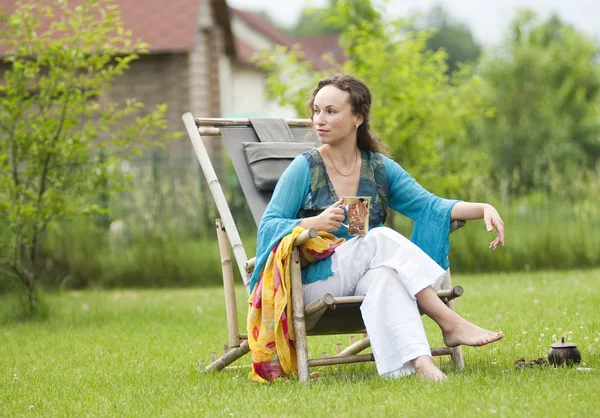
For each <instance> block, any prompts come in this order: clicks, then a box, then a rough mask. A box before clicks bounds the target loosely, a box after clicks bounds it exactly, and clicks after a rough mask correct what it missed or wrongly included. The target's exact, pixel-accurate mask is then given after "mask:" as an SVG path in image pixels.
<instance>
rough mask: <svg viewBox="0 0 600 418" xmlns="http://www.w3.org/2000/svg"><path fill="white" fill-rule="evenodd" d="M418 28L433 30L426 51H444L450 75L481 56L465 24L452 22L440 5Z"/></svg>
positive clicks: (479, 48)
mask: <svg viewBox="0 0 600 418" xmlns="http://www.w3.org/2000/svg"><path fill="white" fill-rule="evenodd" d="M418 27H420V28H423V29H432V30H433V34H432V35H431V37H429V38H428V39H427V49H429V50H431V51H437V50H439V49H444V51H446V53H447V54H448V57H447V59H446V63H447V64H448V71H449V72H450V73H452V72H454V71H456V70H457V69H458V68H459V65H460V64H461V63H472V62H475V61H476V60H477V59H478V58H479V56H480V54H481V47H480V46H479V45H478V44H477V42H475V39H474V38H473V33H472V32H471V30H470V29H469V28H468V27H467V26H466V25H465V24H463V23H460V22H455V21H453V19H452V18H451V17H450V15H449V14H448V12H447V11H446V10H445V9H444V8H443V7H442V6H440V5H437V6H435V7H433V8H432V9H431V10H430V11H429V12H428V13H427V14H426V15H425V16H424V19H423V23H422V24H421V25H418Z"/></svg>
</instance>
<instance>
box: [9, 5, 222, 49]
mask: <svg viewBox="0 0 600 418" xmlns="http://www.w3.org/2000/svg"><path fill="white" fill-rule="evenodd" d="M46 1H48V0H46ZM80 1H81V0H79V1H73V0H71V2H70V4H71V5H74V4H75V3H80ZM51 3H54V2H53V1H51ZM115 3H116V4H117V5H118V6H119V9H120V10H121V14H122V17H123V22H124V26H125V29H129V30H131V31H132V33H133V38H134V39H139V40H141V41H143V42H145V43H147V44H148V46H149V48H148V49H149V51H150V52H154V53H159V52H183V51H189V50H191V49H192V48H193V46H194V43H195V42H196V34H197V30H198V23H197V22H198V16H199V13H206V10H199V2H198V0H168V1H167V0H116V1H115ZM211 3H212V6H213V9H219V10H215V14H216V15H217V19H218V20H219V23H220V24H221V25H222V24H223V23H226V26H227V27H226V28H225V29H226V31H225V32H226V37H227V31H230V27H229V21H228V20H229V19H228V18H229V17H228V16H227V15H226V16H222V14H223V13H225V14H227V7H226V4H225V0H211ZM0 8H4V10H5V12H6V13H7V14H9V15H10V14H11V13H12V12H13V11H14V9H15V0H0ZM224 21H225V22H224ZM229 38H231V35H230V32H229ZM229 44H230V45H227V46H228V52H230V53H233V45H232V40H229ZM1 51H2V50H0V52H1Z"/></svg>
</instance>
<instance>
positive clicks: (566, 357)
mask: <svg viewBox="0 0 600 418" xmlns="http://www.w3.org/2000/svg"><path fill="white" fill-rule="evenodd" d="M548 362H549V363H550V364H553V365H554V366H562V365H566V366H573V365H574V364H579V363H580V362H581V353H580V352H579V350H578V349H577V346H576V345H575V344H571V343H566V342H565V338H564V337H563V338H562V340H561V342H559V343H554V344H552V345H551V346H550V352H549V353H548Z"/></svg>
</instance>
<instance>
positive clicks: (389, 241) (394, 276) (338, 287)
mask: <svg viewBox="0 0 600 418" xmlns="http://www.w3.org/2000/svg"><path fill="white" fill-rule="evenodd" d="M331 266H332V270H333V275H332V276H329V277H328V278H327V279H325V280H320V281H317V282H314V283H309V284H306V285H304V303H305V304H306V305H308V304H309V303H311V302H314V301H315V300H317V299H319V298H320V297H322V296H323V295H324V294H325V293H330V294H332V295H333V296H353V295H356V296H358V295H365V300H364V301H363V303H362V306H361V308H360V310H361V314H362V317H363V321H364V323H365V326H366V328H367V333H368V334H369V337H370V338H371V348H372V350H373V356H374V357H375V364H376V366H377V372H378V373H379V374H380V375H384V376H391V377H398V376H405V375H409V374H412V373H414V372H415V369H414V367H413V366H412V364H411V363H410V361H411V360H414V359H415V358H417V357H420V356H424V355H428V356H431V349H430V347H429V343H428V341H427V336H426V334H425V329H424V327H423V322H422V320H421V315H420V313H419V308H418V306H417V300H416V298H415V295H416V294H417V293H419V292H420V291H421V290H423V289H424V288H426V287H427V286H432V287H433V288H434V289H435V290H437V289H439V287H440V286H441V283H442V281H443V279H444V276H445V271H444V269H442V268H441V267H440V266H439V265H438V264H437V263H436V262H435V261H433V260H432V259H431V258H430V257H429V256H427V254H425V253H424V252H423V251H422V250H421V249H420V248H419V247H417V246H416V245H414V244H413V243H412V242H410V241H409V240H408V239H406V238H405V237H404V236H402V235H401V234H399V233H398V232H396V231H394V230H392V229H390V228H386V227H380V228H374V229H372V230H370V231H369V232H368V233H367V234H366V235H365V236H364V237H357V238H354V239H351V240H349V241H346V242H345V243H344V244H342V245H340V246H339V247H338V248H336V251H335V253H334V254H333V255H332V263H331Z"/></svg>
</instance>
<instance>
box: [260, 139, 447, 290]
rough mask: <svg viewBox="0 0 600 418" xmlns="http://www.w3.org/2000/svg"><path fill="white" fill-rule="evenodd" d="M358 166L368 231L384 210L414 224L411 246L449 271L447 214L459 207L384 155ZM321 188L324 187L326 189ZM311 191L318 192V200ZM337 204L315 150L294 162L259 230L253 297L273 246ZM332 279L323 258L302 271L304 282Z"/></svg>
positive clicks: (342, 232) (366, 157)
mask: <svg viewBox="0 0 600 418" xmlns="http://www.w3.org/2000/svg"><path fill="white" fill-rule="evenodd" d="M362 160H363V161H362V165H361V174H360V176H361V178H360V182H359V187H358V192H357V196H371V197H372V200H371V202H372V205H371V210H372V212H371V216H370V222H369V223H370V225H369V227H370V228H376V227H379V226H381V225H383V222H384V221H385V217H386V215H387V208H388V207H389V208H392V209H394V210H395V211H397V212H400V213H401V214H403V215H405V216H407V217H409V218H410V219H412V220H413V221H414V226H413V231H412V236H411V241H412V242H413V243H415V244H416V245H417V246H419V247H420V248H421V249H422V250H423V251H424V252H425V253H426V254H427V255H429V256H430V257H431V258H432V259H433V260H434V261H435V262H436V263H438V264H439V265H440V267H442V268H443V269H447V268H448V266H449V265H450V261H449V260H448V253H449V251H450V240H449V234H450V220H451V219H450V213H451V212H452V207H453V206H454V204H456V202H458V201H457V200H448V199H442V198H439V197H437V196H435V195H434V194H432V193H430V192H428V191H427V190H425V189H424V188H423V187H421V185H419V183H417V181H416V180H414V179H413V178H412V177H411V176H410V174H408V173H407V172H406V171H405V170H404V169H403V168H402V167H401V166H400V165H399V164H398V163H396V162H395V161H393V160H391V159H390V158H388V157H386V156H385V155H382V154H378V153H373V152H370V151H362ZM319 178H320V179H319ZM311 180H312V184H311ZM323 181H324V182H323ZM325 184H326V185H327V187H324V185H325ZM315 190H318V193H317V194H315ZM337 200H338V198H337V195H336V193H335V190H334V189H333V185H332V184H331V181H330V180H329V176H328V175H327V170H326V169H325V164H323V162H322V159H321V157H320V154H319V152H318V151H317V150H316V149H314V150H311V151H307V152H305V153H303V154H301V155H299V156H298V157H296V158H295V159H294V160H293V161H292V163H291V164H290V165H289V167H288V168H287V169H286V170H285V172H284V173H283V175H282V176H281V178H280V179H279V181H278V182H277V186H276V187H275V190H274V192H273V196H272V197H271V201H270V202H269V204H268V205H267V208H266V210H265V213H264V215H263V217H262V219H261V222H260V225H259V227H258V242H257V251H256V263H255V268H254V273H253V274H252V277H251V279H250V290H251V291H252V289H254V285H255V284H256V283H257V282H258V279H259V274H260V271H261V269H262V267H263V266H264V264H265V262H266V261H267V258H268V257H269V253H270V251H271V250H272V249H273V248H274V247H275V245H276V244H277V243H278V242H279V241H281V239H282V238H283V237H285V236H286V235H287V234H289V233H290V232H292V229H294V227H295V226H296V225H298V223H299V222H300V221H301V219H302V218H303V217H307V216H313V215H314V214H316V213H318V212H320V211H321V210H323V209H324V208H326V207H328V206H330V205H332V204H333V203H334V202H336V201H337ZM376 203H378V204H376ZM333 234H334V235H336V236H337V237H339V238H345V239H347V240H348V239H353V238H354V237H353V236H349V235H348V229H347V228H346V227H344V226H342V227H341V228H340V229H338V230H337V231H335V232H333ZM332 274H333V272H332V270H331V259H330V258H327V259H325V260H323V261H319V262H317V263H314V264H310V265H309V266H308V267H306V268H304V269H302V282H303V283H312V282H315V281H317V280H324V279H326V278H327V277H329V276H331V275H332Z"/></svg>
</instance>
